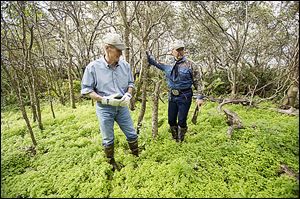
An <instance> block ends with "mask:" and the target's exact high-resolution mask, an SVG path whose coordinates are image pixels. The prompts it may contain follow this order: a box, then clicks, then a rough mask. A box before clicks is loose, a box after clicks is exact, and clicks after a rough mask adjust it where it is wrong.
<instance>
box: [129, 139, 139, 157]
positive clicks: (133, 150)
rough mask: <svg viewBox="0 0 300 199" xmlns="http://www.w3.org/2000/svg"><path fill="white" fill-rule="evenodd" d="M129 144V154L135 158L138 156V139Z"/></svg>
mask: <svg viewBox="0 0 300 199" xmlns="http://www.w3.org/2000/svg"><path fill="white" fill-rule="evenodd" d="M128 144H129V148H130V150H131V153H132V154H133V155H135V156H137V157H138V156H139V145H138V139H136V140H134V141H130V142H128Z"/></svg>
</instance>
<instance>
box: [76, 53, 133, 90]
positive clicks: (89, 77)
mask: <svg viewBox="0 0 300 199" xmlns="http://www.w3.org/2000/svg"><path fill="white" fill-rule="evenodd" d="M129 87H132V88H133V87H134V80H133V76H132V72H131V68H130V65H129V63H127V62H126V61H125V60H119V62H118V64H117V67H115V68H114V69H112V68H111V67H109V65H108V63H107V62H106V60H105V59H104V57H101V58H100V59H97V60H95V61H92V62H91V63H89V64H88V65H87V67H86V68H85V71H84V74H83V77H82V81H81V94H82V95H85V94H88V93H90V92H92V91H95V92H96V93H97V94H99V95H101V96H108V95H111V94H115V93H118V94H119V96H123V95H124V93H125V92H126V91H127V90H128V88H129Z"/></svg>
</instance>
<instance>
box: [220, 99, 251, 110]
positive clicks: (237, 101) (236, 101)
mask: <svg viewBox="0 0 300 199" xmlns="http://www.w3.org/2000/svg"><path fill="white" fill-rule="evenodd" d="M229 103H233V104H239V103H241V104H242V105H244V106H248V105H250V101H249V100H247V99H224V100H223V102H222V103H221V104H219V106H218V108H217V110H218V112H219V113H221V112H222V106H223V105H225V104H229Z"/></svg>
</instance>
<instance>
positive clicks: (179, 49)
mask: <svg viewBox="0 0 300 199" xmlns="http://www.w3.org/2000/svg"><path fill="white" fill-rule="evenodd" d="M183 50H184V48H178V49H176V51H177V52H179V51H183Z"/></svg>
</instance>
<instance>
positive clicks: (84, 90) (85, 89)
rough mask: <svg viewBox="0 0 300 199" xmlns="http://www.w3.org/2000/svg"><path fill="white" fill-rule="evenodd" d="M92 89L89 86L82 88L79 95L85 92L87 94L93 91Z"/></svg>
mask: <svg viewBox="0 0 300 199" xmlns="http://www.w3.org/2000/svg"><path fill="white" fill-rule="evenodd" d="M93 91H94V90H93V89H91V88H84V89H82V90H81V95H86V94H89V93H91V92H93Z"/></svg>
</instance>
